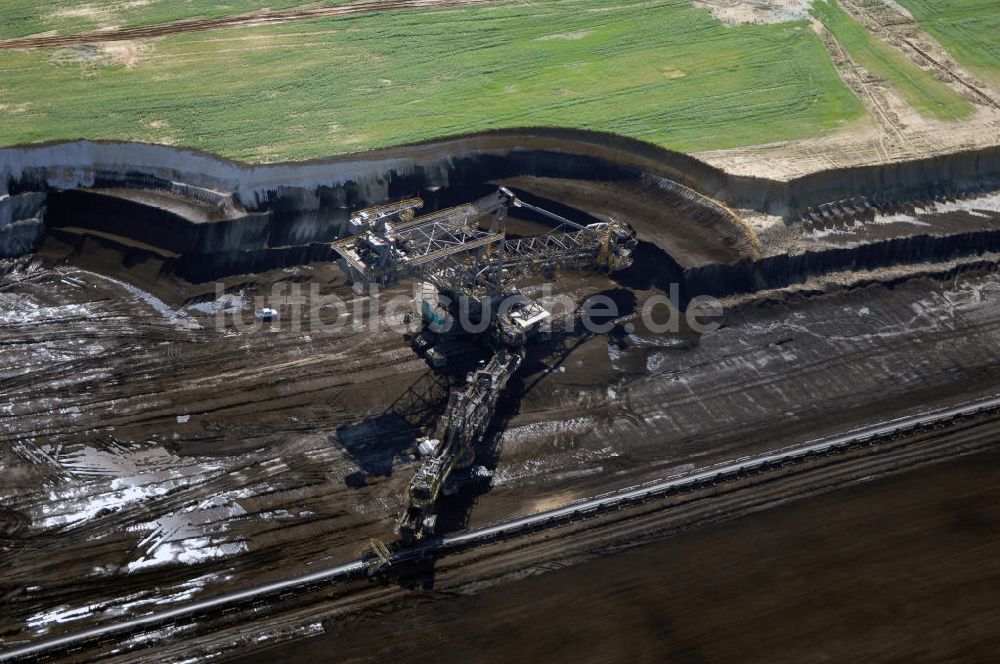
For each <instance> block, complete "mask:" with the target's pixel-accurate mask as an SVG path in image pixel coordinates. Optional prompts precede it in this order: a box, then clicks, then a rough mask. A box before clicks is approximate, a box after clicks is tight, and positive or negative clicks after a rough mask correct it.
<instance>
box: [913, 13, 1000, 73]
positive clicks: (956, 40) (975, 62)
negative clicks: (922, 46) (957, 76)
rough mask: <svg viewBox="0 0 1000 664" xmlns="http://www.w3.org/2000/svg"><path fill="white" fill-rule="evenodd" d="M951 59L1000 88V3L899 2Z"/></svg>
mask: <svg viewBox="0 0 1000 664" xmlns="http://www.w3.org/2000/svg"><path fill="white" fill-rule="evenodd" d="M899 2H900V4H902V5H903V6H904V7H906V8H907V9H908V10H909V11H910V13H911V14H913V18H915V19H917V21H918V22H919V23H920V25H922V26H923V27H924V29H925V30H927V32H929V33H931V35H933V36H934V38H935V39H937V40H938V41H939V42H941V45H942V46H944V47H945V48H946V49H947V50H948V52H949V53H951V55H953V56H954V57H955V59H956V60H958V61H959V62H960V63H962V64H963V65H965V66H966V67H968V68H969V69H970V70H972V72H973V73H975V74H976V75H978V76H981V77H982V78H983V79H984V80H985V81H986V82H987V83H991V84H993V85H996V86H1000V2H997V0H899Z"/></svg>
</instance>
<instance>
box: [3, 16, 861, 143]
mask: <svg viewBox="0 0 1000 664" xmlns="http://www.w3.org/2000/svg"><path fill="white" fill-rule="evenodd" d="M148 48H149V49H150V51H149V52H148V53H146V54H145V55H144V56H143V57H142V58H141V59H140V60H139V61H138V62H137V63H136V64H135V65H134V66H132V67H125V66H118V65H111V66H109V65H97V64H94V63H93V62H91V61H86V62H82V61H80V58H79V56H78V54H77V53H75V52H67V51H55V52H52V51H30V52H29V51H22V52H0V105H4V106H5V107H6V108H7V111H6V112H4V114H3V122H0V144H7V145H9V144H16V143H26V142H34V141H45V140H56V139H75V138H80V137H86V138H94V139H98V138H103V139H131V140H145V141H156V142H172V143H176V144H179V145H184V146H189V147H195V148H201V149H205V150H211V151H214V152H219V153H221V154H224V155H227V156H230V157H234V158H239V159H247V160H252V161H275V160H282V159H301V158H307V157H316V156H322V155H328V154H334V153H344V152H352V151H357V150H362V149H366V148H372V147H381V146H388V145H395V144H400V143H405V142H412V141H418V140H423V139H428V138H434V137H439V136H442V135H449V134H456V133H464V132H471V131H478V130H484V129H491V128H502V127H517V126H565V127H579V128H584V129H593V130H604V131H612V132H617V133H621V134H625V135H628V136H632V137H636V138H639V139H643V140H646V141H650V142H653V143H656V144H660V145H663V146H667V147H670V148H674V149H679V150H686V151H693V150H703V149H715V148H726V147H732V146H739V145H748V144H757V143H765V142H771V141H777V140H786V139H797V138H804V137H810V136H815V135H818V134H823V133H827V132H830V131H833V130H835V129H838V128H840V127H843V126H845V125H846V124H848V123H850V122H851V121H854V120H857V119H859V118H862V117H864V116H865V111H864V107H863V106H862V105H861V103H860V102H859V101H858V100H857V98H856V97H854V95H853V94H852V93H851V92H850V90H849V89H848V88H847V87H846V86H844V84H843V83H842V82H841V80H840V79H839V78H838V76H837V74H836V71H835V70H834V68H833V65H832V63H831V62H830V60H829V57H828V55H827V53H826V51H825V49H824V47H823V44H822V42H821V41H820V39H819V38H818V36H817V35H816V34H815V33H814V32H813V31H812V30H811V29H809V27H808V25H807V24H806V23H805V22H799V23H789V24H781V25H766V26H743V27H739V28H729V27H726V26H724V25H723V24H721V23H720V22H719V21H717V20H716V19H715V18H713V17H712V16H711V14H710V13H709V12H708V11H707V10H703V9H696V8H694V7H692V6H691V4H690V0H671V1H668V2H660V3H657V4H649V3H648V2H645V1H637V0H631V1H627V2H626V3H622V2H615V1H614V0H582V1H563V0H536V1H535V2H532V3H530V4H528V3H522V2H516V3H513V2H512V3H497V4H496V5H489V6H481V7H475V8H462V9H447V10H433V11H431V10H428V11H408V12H398V13H391V14H390V13H382V14H378V15H368V16H357V17H352V18H350V19H341V20H332V19H324V20H315V21H308V22H296V23H288V24H284V25H278V26H268V27H262V28H248V29H240V30H218V31H211V32H202V33H189V34H183V35H176V36H172V37H167V38H162V39H158V40H155V41H152V42H150V43H149V44H148ZM11 109H13V110H14V112H11Z"/></svg>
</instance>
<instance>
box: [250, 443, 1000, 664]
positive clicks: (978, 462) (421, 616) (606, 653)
mask: <svg viewBox="0 0 1000 664" xmlns="http://www.w3.org/2000/svg"><path fill="white" fill-rule="evenodd" d="M998 481H1000V456H998V454H997V453H996V452H991V453H985V454H982V455H977V456H973V457H966V458H962V459H958V460H955V461H951V462H947V463H943V464H937V465H934V466H930V467H927V468H923V469H920V470H917V471H912V472H910V473H907V474H904V475H900V476H897V477H892V478H884V479H880V480H879V481H878V482H872V483H868V484H860V485H855V486H852V487H849V488H846V489H842V490H839V491H835V492H832V493H828V494H826V495H823V496H820V497H817V498H813V499H810V500H807V501H803V502H797V503H792V504H789V505H785V506H781V507H777V508H773V509H771V510H767V511H764V512H759V513H757V514H753V515H751V516H746V517H743V518H741V519H738V520H736V521H729V522H726V523H724V524H720V525H716V526H710V527H707V528H704V529H702V530H699V531H696V532H692V533H687V534H685V535H683V536H681V537H675V538H671V539H667V540H664V541H661V542H657V543H654V544H649V545H646V546H644V547H641V548H639V549H635V550H630V551H626V552H622V553H618V554H616V555H611V556H607V557H603V558H599V559H596V560H593V561H590V562H586V563H582V564H579V565H575V566H572V567H568V568H565V569H554V570H552V571H549V572H547V573H545V574H541V575H537V576H532V577H530V578H527V579H524V580H519V581H518V580H512V581H508V582H506V583H504V584H502V585H498V586H493V587H485V588H483V589H480V590H479V591H478V592H470V593H460V594H455V595H452V594H449V595H447V596H439V595H438V596H436V595H435V594H433V593H424V594H421V595H419V596H417V597H414V598H411V599H409V600H403V601H400V602H398V603H396V604H394V605H390V606H388V607H385V608H383V609H381V610H380V611H378V612H377V613H375V614H369V615H367V616H362V617H360V618H359V619H357V620H354V621H349V622H348V621H330V622H329V623H328V624H327V625H325V628H326V633H325V634H324V635H322V636H316V637H312V638H303V639H300V640H298V641H295V642H292V643H289V644H286V645H283V646H277V647H272V648H268V649H265V650H263V651H261V652H260V653H259V654H258V655H255V656H252V657H250V658H249V659H243V660H242V661H251V662H265V661H273V660H274V659H275V658H309V657H325V656H329V654H330V653H336V656H337V658H338V659H339V660H340V661H345V662H363V661H374V660H375V659H394V660H397V661H416V660H418V659H420V658H421V655H422V652H423V648H425V647H428V646H429V644H433V647H434V648H435V652H436V653H438V654H439V655H440V656H442V657H446V658H448V659H454V660H460V661H475V662H509V661H512V660H538V659H544V660H545V661H550V662H588V663H591V662H593V663H602V662H608V663H610V662H622V661H630V662H650V663H652V662H664V661H670V662H674V661H676V662H733V661H739V662H826V661H880V662H942V661H962V662H984V663H985V662H991V661H993V659H994V653H995V652H996V650H997V648H998V647H1000V618H998V616H997V613H996V596H997V593H998V592H1000V564H998V554H1000V542H998V541H997V539H996V538H995V537H991V534H992V533H994V532H995V531H996V528H997V527H998V524H1000V508H998V499H1000V490H998V488H997V486H998ZM400 634H406V635H407V638H405V639H401V638H399V635H400Z"/></svg>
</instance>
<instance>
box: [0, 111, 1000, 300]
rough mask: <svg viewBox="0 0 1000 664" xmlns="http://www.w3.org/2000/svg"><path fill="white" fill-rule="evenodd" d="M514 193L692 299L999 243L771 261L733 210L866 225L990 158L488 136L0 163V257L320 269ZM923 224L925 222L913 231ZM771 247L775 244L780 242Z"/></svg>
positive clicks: (38, 150) (942, 188)
mask: <svg viewBox="0 0 1000 664" xmlns="http://www.w3.org/2000/svg"><path fill="white" fill-rule="evenodd" d="M498 181H499V182H510V183H511V184H512V185H514V186H516V187H517V188H518V189H519V190H521V191H523V192H525V193H526V195H527V196H528V197H529V198H531V199H533V200H535V201H536V202H539V203H542V204H547V205H550V206H555V207H559V208H560V209H563V210H565V211H567V212H576V213H577V214H578V215H580V216H581V217H583V218H598V219H600V218H607V217H615V218H618V219H620V220H624V221H628V222H629V223H632V224H633V225H634V226H636V228H637V229H638V230H639V234H640V238H641V239H642V240H644V241H645V242H646V244H644V245H643V246H642V247H641V248H640V251H639V255H638V258H639V261H637V266H636V268H634V269H633V270H631V271H630V274H626V275H623V279H625V280H629V281H632V282H635V283H642V282H647V283H648V284H650V285H655V286H659V287H663V286H664V284H666V283H668V282H672V281H680V282H681V283H682V285H683V289H684V292H685V296H687V297H690V296H692V295H697V294H712V295H726V294H730V293H738V292H748V291H754V290H757V289H761V288H774V287H780V286H784V285H788V284H791V283H796V282H799V281H802V280H804V279H806V278H808V277H809V276H811V275H815V274H821V273H825V272H831V271H840V270H851V269H859V268H867V269H870V268H875V267H881V266H886V265H896V264H901V263H913V262H921V261H932V260H942V259H950V258H955V257H958V256H963V255H977V254H981V253H983V252H985V251H993V250H996V249H997V248H998V244H1000V229H997V228H993V227H992V226H993V224H984V225H983V226H982V227H981V228H970V227H968V225H966V227H963V228H957V227H955V228H948V227H933V226H932V227H931V228H914V229H912V231H903V232H899V233H897V234H896V235H897V236H896V237H884V236H881V237H879V236H878V234H871V235H870V236H862V237H859V238H858V241H857V242H854V243H853V246H831V247H819V248H817V249H816V250H815V251H811V250H810V251H796V250H794V249H793V250H791V251H789V252H786V251H780V252H770V253H772V254H774V255H766V254H767V253H769V252H767V251H764V252H763V253H764V254H765V257H763V258H762V257H761V254H762V251H761V242H760V238H758V236H757V234H756V233H754V231H753V230H752V229H751V228H750V227H749V226H748V225H746V224H745V223H744V222H743V221H742V219H741V217H740V216H739V215H738V214H737V213H734V212H733V211H732V210H731V208H733V207H737V208H743V209H749V210H754V211H757V212H761V213H765V214H769V215H778V216H781V217H783V219H784V220H785V227H792V226H796V225H798V224H801V223H807V224H812V227H817V228H818V227H822V226H823V224H825V223H827V222H828V221H829V220H831V219H832V220H834V222H836V221H837V220H845V219H846V220H850V219H854V218H855V217H857V218H864V217H865V216H866V215H868V216H870V215H871V214H873V211H876V210H880V209H884V208H886V207H888V206H891V205H898V204H905V203H906V202H908V201H924V200H936V199H940V198H942V197H949V196H951V197H953V196H962V195H966V194H968V193H969V192H979V191H984V190H993V189H996V188H1000V149H985V150H978V151H970V152H963V153H956V154H952V155H946V156H940V157H933V158H928V159H921V160H916V161H911V162H904V163H897V164H889V165H885V166H870V167H860V168H852V169H839V170H836V171H828V172H824V173H817V174H813V175H809V176H805V177H802V178H798V179H796V180H792V181H788V182H782V181H775V180H766V179H760V178H748V177H742V176H733V175H730V174H727V173H725V172H723V171H720V170H718V169H716V168H713V167H711V166H708V165H707V164H704V163H702V162H700V161H698V160H697V159H694V158H692V157H690V156H687V155H683V154H679V153H675V152H671V151H668V150H664V149H661V148H658V147H655V146H652V145H649V144H645V143H641V142H638V141H634V140H631V139H626V138H622V137H618V136H613V135H608V134H599V133H592V132H582V131H573V130H561V129H530V130H509V131H498V132H488V133H484V134H479V135H474V136H464V137H457V138H451V139H443V140H439V141H432V142H428V143H424V144H419V145H412V146H404V147H400V148H394V149H386V150H377V151H371V152H367V153H361V154H356V155H349V156H344V157H337V158H331V159H326V160H317V161H310V162H302V163H295V164H272V165H260V166H252V165H248V164H241V163H237V162H233V161H229V160H225V159H222V158H219V157H216V156H214V155H208V154H204V153H199V152H196V151H191V150H179V149H175V148H170V147H166V146H153V145H145V144H128V143H101V142H90V141H80V142H75V143H62V144H51V145H41V146H25V147H15V148H6V149H2V150H0V195H3V194H6V195H5V196H4V198H2V199H0V255H4V256H11V255H19V254H23V253H25V252H29V251H31V250H33V249H35V248H36V247H37V246H38V244H39V242H40V241H41V240H42V238H43V234H44V230H45V228H46V226H47V227H49V228H51V229H54V230H62V231H66V232H72V233H78V234H88V233H90V234H92V235H93V236H95V237H99V238H102V239H104V240H106V241H113V242H117V243H118V244H120V245H123V246H131V247H132V249H133V250H134V251H140V250H149V251H153V252H156V251H157V250H158V251H159V252H160V254H161V256H163V257H165V258H166V259H167V260H166V262H165V263H164V265H165V269H168V270H173V271H175V272H176V273H178V274H180V275H182V276H184V277H185V278H187V279H189V280H193V281H204V280H210V279H214V278H218V277H221V276H225V275H227V274H234V273H240V272H252V271H258V270H261V269H266V268H273V267H282V266H285V265H288V264H292V263H297V262H304V261H309V260H323V259H326V258H328V252H327V251H325V249H324V248H323V243H326V242H328V241H330V240H332V239H334V238H336V237H338V236H340V235H341V234H342V233H343V232H344V224H345V221H346V220H347V218H348V217H349V216H350V214H351V211H353V210H356V209H359V208H362V207H365V206H368V205H373V204H377V203H380V202H383V201H385V200H388V199H392V198H396V197H403V196H410V195H413V194H418V195H422V196H423V197H424V198H425V199H426V200H427V201H428V209H434V208H436V207H444V206H446V205H450V204H453V203H457V202H460V201H463V200H468V199H469V198H471V197H472V196H474V195H477V194H478V193H480V192H482V191H484V190H485V189H486V188H488V187H490V186H495V185H491V184H490V183H496V182H498ZM924 226H927V224H924ZM779 234H780V233H779Z"/></svg>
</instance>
